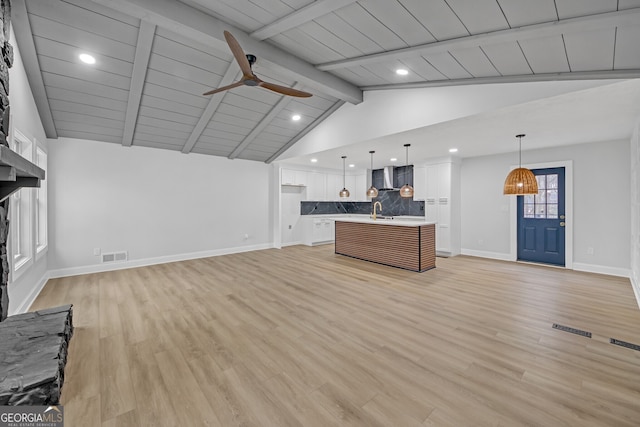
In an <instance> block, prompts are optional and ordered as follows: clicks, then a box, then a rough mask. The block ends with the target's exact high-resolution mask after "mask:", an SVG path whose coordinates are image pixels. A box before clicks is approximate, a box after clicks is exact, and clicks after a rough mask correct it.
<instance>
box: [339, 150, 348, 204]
mask: <svg viewBox="0 0 640 427" xmlns="http://www.w3.org/2000/svg"><path fill="white" fill-rule="evenodd" d="M346 160H347V156H342V190H340V197H341V198H343V199H346V198H347V197H349V190H347V184H346V178H345V173H346V169H345V162H346Z"/></svg>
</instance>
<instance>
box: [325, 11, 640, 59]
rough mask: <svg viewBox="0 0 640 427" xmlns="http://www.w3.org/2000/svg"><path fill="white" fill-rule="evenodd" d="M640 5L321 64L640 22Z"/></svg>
mask: <svg viewBox="0 0 640 427" xmlns="http://www.w3.org/2000/svg"><path fill="white" fill-rule="evenodd" d="M639 19H640V8H635V9H626V10H621V11H617V12H607V13H601V14H597V15H589V16H581V17H578V18H569V19H563V20H561V21H553V22H545V23H542V24H535V25H526V26H522V27H518V28H510V29H508V30H499V31H492V32H489V33H484V34H476V35H473V36H467V37H459V38H456V39H451V40H444V41H440V42H434V43H426V44H422V45H418V46H411V47H407V48H402V49H395V50H391V51H388V52H381V53H374V54H371V55H363V56H358V57H354V58H349V59H344V60H340V61H333V62H326V63H324V64H318V65H317V66H316V67H317V68H318V69H319V70H323V71H331V70H338V69H343V68H349V67H355V66H362V65H368V64H375V63H379V62H388V61H393V60H401V59H403V58H413V57H416V56H424V55H433V54H438V53H446V52H449V51H452V50H458V49H469V48H474V47H479V46H487V45H491V44H500V43H508V42H515V41H522V40H530V39H535V38H544V37H551V36H558V35H561V34H566V33H572V32H576V31H580V32H585V31H595V30H601V29H607V28H615V27H618V26H624V25H638V22H639Z"/></svg>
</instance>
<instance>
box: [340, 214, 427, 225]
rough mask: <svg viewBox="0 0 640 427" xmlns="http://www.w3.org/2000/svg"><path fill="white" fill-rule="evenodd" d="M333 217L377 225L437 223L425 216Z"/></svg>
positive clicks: (345, 220) (344, 220)
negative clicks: (427, 219)
mask: <svg viewBox="0 0 640 427" xmlns="http://www.w3.org/2000/svg"><path fill="white" fill-rule="evenodd" d="M331 219H333V220H335V221H343V222H359V223H364V224H377V225H400V226H403V227H420V226H422V225H431V224H435V222H434V221H426V220H425V219H424V217H405V216H401V217H387V218H380V217H378V218H377V219H376V220H374V219H373V218H371V217H369V215H353V216H346V215H345V216H339V215H334V216H333V217H331Z"/></svg>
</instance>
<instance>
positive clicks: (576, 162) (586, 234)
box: [461, 141, 631, 275]
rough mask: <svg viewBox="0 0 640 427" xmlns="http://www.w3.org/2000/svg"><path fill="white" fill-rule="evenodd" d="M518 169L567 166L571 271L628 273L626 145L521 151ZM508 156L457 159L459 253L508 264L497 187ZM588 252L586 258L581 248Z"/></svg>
mask: <svg viewBox="0 0 640 427" xmlns="http://www.w3.org/2000/svg"><path fill="white" fill-rule="evenodd" d="M522 157H523V164H525V163H526V164H538V163H546V162H549V163H551V162H559V161H566V160H571V161H572V162H573V183H574V186H573V212H574V215H573V218H567V221H573V236H574V238H573V262H574V268H575V269H584V270H590V271H600V272H606V273H610V274H621V275H624V274H628V272H629V268H630V255H629V252H630V251H629V236H630V225H629V224H630V210H631V204H630V200H629V192H630V185H629V176H630V166H629V141H613V142H600V143H592V144H580V145H574V146H566V147H558V148H552V149H544V150H534V151H524V152H523V155H522ZM515 163H517V158H516V156H515V155H514V154H507V155H496V156H484V157H476V158H468V159H463V161H462V168H461V196H462V218H461V231H462V249H463V253H469V254H484V255H485V256H491V257H495V258H503V259H509V256H510V251H511V249H510V243H511V238H512V236H511V231H510V220H511V215H515V212H513V211H512V209H511V200H510V197H512V196H504V195H503V194H502V187H503V184H504V179H505V177H506V176H507V174H508V173H509V170H510V168H511V166H513V165H514V164H515ZM589 247H592V248H594V254H593V255H589V254H588V253H587V248H589Z"/></svg>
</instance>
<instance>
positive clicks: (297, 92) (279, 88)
mask: <svg viewBox="0 0 640 427" xmlns="http://www.w3.org/2000/svg"><path fill="white" fill-rule="evenodd" d="M258 86H262V87H263V88H265V89H269V90H272V91H274V92H278V93H281V94H283V95H289V96H297V97H299V98H308V97H310V96H312V95H311V94H310V93H309V92H303V91H301V90H298V89H294V88H291V87H287V86H280V85H277V84H275V83H269V82H263V81H260V83H259V84H258Z"/></svg>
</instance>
